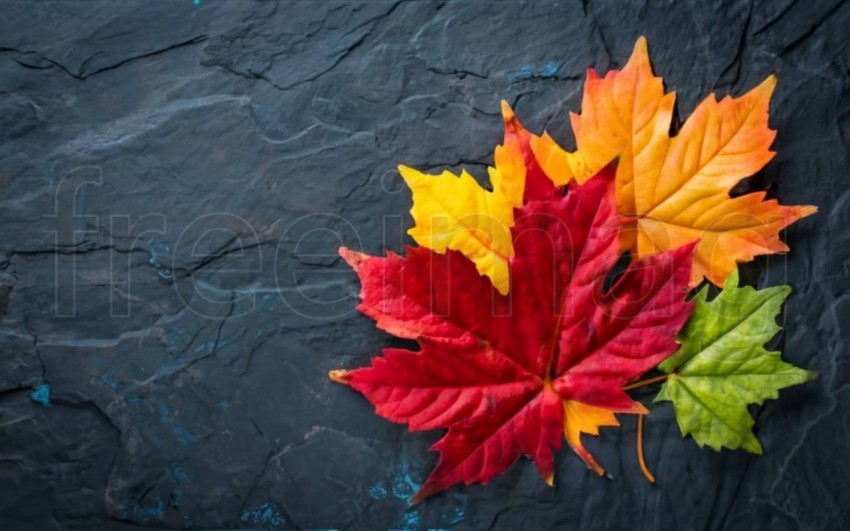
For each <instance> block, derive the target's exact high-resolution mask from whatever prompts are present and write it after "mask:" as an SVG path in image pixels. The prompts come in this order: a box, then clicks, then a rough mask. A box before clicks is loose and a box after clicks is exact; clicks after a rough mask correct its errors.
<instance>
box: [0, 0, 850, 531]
mask: <svg viewBox="0 0 850 531" xmlns="http://www.w3.org/2000/svg"><path fill="white" fill-rule="evenodd" d="M848 27H850V3H848V2H842V1H829V0H823V1H816V2H815V1H812V2H802V1H796V0H793V1H791V0H787V1H786V0H783V1H775V2H755V3H747V2H744V1H729V2H700V1H698V0H689V1H680V2H673V1H666V2H664V1H662V2H659V1H646V2H644V3H640V2H630V3H628V4H626V3H625V2H619V1H613V0H612V1H610V2H597V1H584V2H580V1H574V2H563V3H559V2H526V3H512V2H497V1H480V2H470V3H462V2H425V1H423V2H409V3H389V2H379V1H375V2H367V3H354V2H346V3H331V2H283V3H268V2H249V1H243V0H240V1H227V2H226V1H224V0H202V1H201V2H199V3H198V4H197V5H195V3H194V2H193V0H179V1H178V0H172V1H164V0H155V1H154V0H148V1H123V0H122V1H113V2H102V1H94V0H86V1H76V2H72V1H38V2H35V1H33V2H21V1H9V0H7V1H5V2H3V3H2V6H0V135H2V143H0V227H2V229H0V231H2V232H1V233H2V237H0V319H2V320H1V321H0V356H2V358H0V390H2V394H0V494H2V495H0V528H2V529H51V528H60V527H61V528H89V529H95V528H97V529H130V528H135V527H136V526H144V527H153V528H181V527H183V528H210V527H213V528H329V527H338V528H361V529H362V528H447V527H458V528H464V529H485V528H499V529H541V528H555V527H560V528H576V529H603V528H614V529H617V528H625V527H628V528H631V529H721V528H723V529H747V530H752V529H771V530H785V529H789V530H790V529H813V530H822V529H846V528H847V527H848V525H850V513H848V509H850V489H848V486H850V480H848V474H850V465H849V464H848V458H850V452H848V444H850V443H848V438H850V417H848V412H847V411H848V409H847V408H848V406H850V384H848V373H850V366H848V346H850V345H849V343H850V327H847V326H846V325H845V324H844V323H845V322H846V321H847V319H848V315H850V296H848V289H850V252H848V246H850V231H848V223H850V186H848V184H850V181H848V179H850V160H848V148H850V98H848V95H850V75H848V70H850V47H848V43H850V38H848V33H847V28H848ZM641 34H645V35H647V36H648V38H649V44H650V50H651V54H652V58H653V62H654V65H655V69H656V72H658V73H659V74H660V75H662V76H663V77H664V78H665V80H666V82H667V84H668V87H669V88H671V89H674V90H676V91H677V93H678V101H679V112H680V115H681V116H683V117H684V116H687V114H688V113H689V112H690V111H691V110H692V109H693V108H694V106H695V105H696V104H697V102H698V101H699V100H700V99H701V98H702V97H704V96H705V95H706V94H707V93H708V92H710V91H716V92H718V93H720V94H727V93H732V94H741V93H743V92H744V91H745V90H747V89H749V88H750V87H753V86H754V85H756V84H757V83H758V82H759V81H761V80H762V79H763V78H764V77H765V76H767V75H768V74H770V73H771V72H775V73H777V75H778V76H779V81H780V82H779V86H778V88H777V91H776V95H775V97H774V99H773V104H772V109H773V111H772V114H771V123H772V126H773V127H775V128H777V129H778V130H779V135H778V137H777V140H776V142H775V144H774V148H775V149H776V150H777V151H778V155H777V156H776V158H775V159H774V160H773V161H772V162H771V163H770V164H769V165H768V166H767V168H766V170H765V171H764V172H762V173H761V174H760V175H759V176H758V177H757V178H756V179H757V181H758V184H759V185H760V186H768V187H769V188H770V190H771V194H773V195H774V196H776V197H778V198H779V199H780V200H781V201H783V202H784V203H788V204H803V203H809V204H815V205H818V207H819V208H820V212H819V214H818V215H817V216H815V217H813V218H809V219H806V220H804V221H802V222H800V223H798V224H797V225H795V226H794V227H792V228H790V229H789V230H787V231H786V233H785V238H786V240H787V241H788V242H789V243H790V245H791V248H792V249H793V251H792V252H791V253H790V254H789V255H787V256H785V257H775V258H771V259H770V260H767V259H760V260H757V261H756V262H754V263H753V264H749V265H747V266H746V267H745V272H744V276H745V278H746V279H747V280H748V281H749V282H751V283H756V284H758V285H762V286H765V285H776V284H780V283H783V282H786V281H787V282H789V283H791V284H792V285H793V288H794V290H795V292H794V294H793V295H792V297H791V298H790V300H789V301H788V303H787V305H786V312H785V326H786V332H785V334H784V337H783V338H782V339H781V341H780V345H781V346H782V347H783V349H784V352H785V357H786V358H787V359H788V360H790V361H792V362H794V363H796V364H799V365H802V366H804V367H806V368H809V369H812V370H816V371H818V372H819V373H820V374H821V377H820V379H819V380H817V381H816V382H813V383H810V384H806V385H804V386H800V387H797V388H793V389H789V390H786V391H784V392H783V393H782V395H781V397H780V398H779V400H776V401H771V402H769V403H768V404H767V405H765V406H764V407H763V408H761V409H759V412H758V416H757V419H758V431H759V437H760V438H761V440H762V441H763V443H764V447H765V449H766V452H765V455H764V456H761V457H754V456H750V455H747V454H745V453H742V452H728V451H726V452H721V453H715V452H712V451H710V450H701V449H699V448H698V447H697V446H696V444H694V443H693V441H691V440H683V439H682V438H681V437H680V435H679V433H678V429H677V427H676V425H675V422H674V420H673V418H672V410H671V408H670V407H669V405H661V406H658V407H657V408H656V409H654V410H653V414H652V416H651V417H650V418H649V419H648V420H647V426H646V429H647V433H646V437H645V438H646V455H647V460H648V463H649V466H650V467H651V469H652V470H653V471H654V472H655V474H656V475H657V476H658V478H659V481H658V484H657V485H655V486H651V485H649V484H648V483H647V482H646V481H645V480H644V478H643V476H642V475H641V473H640V471H639V468H638V465H637V461H636V458H635V446H634V444H635V443H634V440H635V439H634V438H635V424H634V419H631V418H626V419H624V426H623V428H622V429H620V430H610V429H609V430H605V431H604V432H603V436H602V437H601V439H594V440H591V441H589V443H588V446H589V447H590V449H591V450H592V451H593V452H595V453H596V455H597V457H598V458H599V460H600V461H601V462H602V463H603V464H604V465H605V466H607V468H608V470H609V472H610V473H611V474H612V475H613V476H614V477H615V478H616V479H615V480H614V481H609V480H605V479H601V478H598V477H596V476H595V475H593V474H591V473H589V472H588V471H587V470H586V469H585V467H584V465H583V464H582V463H581V462H580V461H579V460H578V459H577V458H576V457H575V456H574V455H572V454H571V452H569V451H568V450H565V451H562V452H561V453H560V454H559V455H558V456H557V477H556V487H555V488H549V487H547V486H546V485H544V483H543V482H542V481H541V480H540V479H539V477H538V476H537V473H536V471H535V470H534V467H533V466H532V465H531V464H530V463H529V462H528V461H526V460H522V461H521V462H520V463H519V464H518V465H516V466H514V467H513V468H512V469H511V470H510V471H509V472H507V473H506V474H504V475H502V476H500V477H498V478H497V479H495V480H494V481H493V482H492V483H491V484H490V485H489V486H487V487H481V486H473V487H463V486H458V487H455V488H453V489H451V490H450V491H449V492H447V493H445V494H442V495H439V496H436V497H434V498H433V499H430V500H427V501H426V502H424V503H422V504H421V505H419V506H417V507H413V508H410V507H408V503H407V501H408V499H409V497H410V496H411V494H412V493H413V492H414V491H415V490H416V488H417V487H418V485H419V484H421V482H422V481H423V480H424V478H425V477H426V475H427V473H428V471H429V470H430V469H431V468H432V466H433V465H434V462H435V454H431V453H428V452H427V449H428V447H429V445H430V444H431V443H433V442H434V441H435V440H436V438H437V437H438V436H439V434H438V433H424V434H423V433H417V434H410V433H408V432H407V431H406V429H405V428H404V427H403V426H397V425H393V424H390V423H389V422H386V421H384V420H382V419H380V418H378V417H376V416H374V414H373V412H372V408H371V407H370V406H369V405H368V403H367V402H366V401H365V400H364V399H363V398H362V397H360V396H359V395H356V394H355V393H353V392H351V391H349V390H348V389H346V388H343V387H341V386H337V385H334V384H332V383H331V382H329V381H328V379H327V377H326V374H327V371H328V370H329V369H333V368H339V367H346V368H350V367H355V366H361V365H363V364H365V363H367V360H368V359H369V357H370V355H373V354H376V353H377V352H378V351H379V349H380V348H381V347H382V346H386V345H389V344H391V343H392V340H391V339H390V338H389V337H387V336H386V335H385V334H383V333H381V332H379V331H377V330H376V329H375V328H374V326H373V324H372V323H371V322H370V321H369V320H368V319H366V318H365V317H363V316H361V315H359V314H357V313H355V312H354V306H355V303H356V294H357V292H358V290H359V286H358V283H357V281H356V279H355V276H354V275H353V273H351V271H350V270H348V268H347V267H346V266H345V264H343V263H341V261H340V260H339V259H337V257H336V255H335V251H336V248H337V247H338V246H339V244H340V243H345V244H347V245H349V246H352V247H355V248H361V249H363V250H365V251H367V252H370V253H380V252H382V251H383V249H384V248H385V247H388V248H391V249H395V250H400V248H401V247H402V245H403V244H404V243H405V241H406V236H405V234H404V231H405V230H406V229H407V228H408V227H409V226H410V224H411V220H410V218H409V216H408V214H407V210H408V209H409V207H410V196H409V194H408V192H407V191H406V190H405V188H404V186H403V183H402V182H401V179H400V178H399V176H398V175H397V174H396V171H395V165H396V164H397V163H402V162H403V163H405V164H409V165H412V166H416V167H418V168H420V169H424V170H438V169H442V168H446V167H448V168H452V169H455V170H457V169H459V168H461V167H465V168H467V169H469V170H470V171H472V172H473V173H475V174H476V175H477V176H478V177H481V178H483V177H484V176H485V175H486V173H485V165H486V164H488V163H491V161H492V159H491V157H492V149H493V147H494V146H495V145H496V144H497V143H498V142H499V141H500V138H501V134H502V132H501V122H500V117H499V112H498V111H499V101H500V99H502V98H505V99H507V100H508V101H509V102H511V103H512V104H513V105H515V108H516V111H517V112H518V114H519V116H520V117H521V118H522V119H523V121H524V122H525V124H526V125H527V126H528V127H529V128H530V129H531V130H533V131H536V132H540V131H542V130H543V129H544V128H546V129H548V130H550V131H551V132H552V134H553V135H554V136H555V137H556V139H558V140H560V141H561V142H563V143H565V144H566V145H568V146H571V144H572V138H571V133H570V132H569V129H568V125H567V112H568V111H570V110H573V111H577V110H578V109H579V108H580V96H581V89H582V80H583V77H584V72H585V69H586V68H587V67H588V66H594V67H596V68H597V69H599V70H602V71H604V70H606V69H608V68H609V67H617V66H621V65H622V64H623V63H624V62H625V60H626V59H627V58H628V56H629V54H630V52H631V49H632V47H633V45H634V42H635V39H636V38H637V37H638V36H639V35H641ZM648 398H649V396H647V399H648ZM588 439H592V438H590V437H588Z"/></svg>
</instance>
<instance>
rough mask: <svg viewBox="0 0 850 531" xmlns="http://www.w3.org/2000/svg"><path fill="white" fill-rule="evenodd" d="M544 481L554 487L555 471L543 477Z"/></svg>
mask: <svg viewBox="0 0 850 531" xmlns="http://www.w3.org/2000/svg"><path fill="white" fill-rule="evenodd" d="M543 481H545V482H546V484H547V485H549V486H550V487H554V486H555V473H554V472H551V473H550V474H549V475H548V476H546V477H545V478H543Z"/></svg>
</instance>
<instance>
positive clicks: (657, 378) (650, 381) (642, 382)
mask: <svg viewBox="0 0 850 531" xmlns="http://www.w3.org/2000/svg"><path fill="white" fill-rule="evenodd" d="M667 376H668V375H667V374H662V375H661V376H653V377H652V378H647V379H646V380H640V381H637V382H635V383H633V384H629V385H627V386H625V387H623V391H629V390H631V389H637V388H638V387H643V386H645V385H651V384H654V383H656V382H663V381H664V380H666V379H667Z"/></svg>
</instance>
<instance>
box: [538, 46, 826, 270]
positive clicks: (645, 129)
mask: <svg viewBox="0 0 850 531" xmlns="http://www.w3.org/2000/svg"><path fill="white" fill-rule="evenodd" d="M775 86H776V78H775V77H774V76H770V77H768V78H767V79H765V80H764V81H763V82H762V83H761V84H760V85H759V86H757V87H755V88H754V89H752V90H751V91H749V92H748V93H747V94H745V95H743V96H741V97H740V98H732V97H730V96H726V97H725V98H723V99H722V100H720V101H717V99H716V98H715V96H714V95H713V94H711V95H709V96H708V97H707V98H706V99H705V100H703V101H702V103H700V104H699V106H697V108H696V110H694V112H693V114H691V116H690V118H688V120H687V121H686V122H685V124H684V125H683V126H682V127H681V129H680V130H679V132H678V134H677V135H675V136H673V137H671V136H670V126H671V124H672V123H673V118H674V115H673V111H674V104H675V98H676V96H675V93H672V92H671V93H669V94H665V93H664V87H663V82H662V79H661V78H660V77H655V76H653V74H652V68H651V66H650V62H649V55H648V53H647V46H646V39H644V38H643V37H641V38H640V39H639V40H638V42H637V44H636V45H635V48H634V52H633V53H632V57H631V58H630V59H629V62H628V64H626V66H625V68H623V69H622V70H620V71H617V70H612V71H610V72H608V73H607V74H606V75H605V77H599V75H598V74H596V72H595V71H593V70H589V71H588V78H587V82H586V83H585V87H584V99H583V102H582V113H581V115H576V114H571V116H570V119H571V123H572V127H573V131H574V133H575V137H576V145H577V150H576V151H575V152H573V153H570V152H567V151H565V150H563V149H562V148H561V147H559V146H558V145H557V144H556V143H555V142H554V140H552V138H551V137H550V136H549V135H548V134H547V133H544V134H543V136H540V137H537V136H533V137H532V139H531V142H530V145H531V149H532V150H533V151H534V155H535V158H536V159H537V161H538V163H539V164H540V165H541V167H542V168H543V170H544V171H545V172H546V173H547V175H549V177H550V178H551V179H552V180H553V181H555V182H565V181H566V180H569V179H571V178H575V179H576V180H577V181H578V182H579V183H583V182H585V181H586V180H587V179H588V178H590V176H591V175H593V174H594V173H596V172H597V171H599V169H601V168H602V167H604V166H605V164H607V163H608V162H609V161H610V160H611V159H613V158H614V157H617V156H619V158H620V163H619V169H618V171H617V178H616V189H617V206H618V209H619V211H620V214H621V215H623V216H624V217H625V218H626V219H627V220H631V223H630V226H627V227H625V228H624V231H623V236H622V238H621V245H622V247H623V248H624V249H630V250H631V251H632V255H633V257H635V258H639V257H642V256H647V255H651V254H656V253H659V252H661V251H666V250H670V249H675V248H677V247H680V246H681V245H683V244H685V243H687V242H691V241H694V240H695V239H699V240H700V243H699V245H698V246H697V250H696V254H695V257H694V269H693V272H692V275H691V285H696V284H698V283H699V282H700V281H702V278H703V277H706V278H708V279H709V280H710V281H711V282H713V283H714V284H716V285H718V286H722V285H723V283H724V282H725V280H726V278H727V277H728V276H729V275H730V274H731V273H732V271H734V269H735V265H736V264H737V263H740V262H747V261H750V260H752V259H753V258H754V257H755V256H757V255H762V254H773V253H780V252H785V251H787V250H788V247H787V246H786V245H785V244H784V243H783V242H782V241H781V240H780V239H779V231H780V230H782V229H783V228H785V227H786V226H788V225H789V224H791V223H793V222H794V221H796V220H798V219H800V218H803V217H805V216H808V215H811V214H814V213H815V212H816V211H817V208H816V207H813V206H783V205H780V204H779V203H778V202H777V201H776V200H773V199H771V200H767V201H765V200H764V198H765V193H764V192H755V193H751V194H747V195H742V196H739V197H734V198H733V197H730V195H729V193H730V191H731V190H732V188H733V187H734V186H735V185H736V184H738V183H739V182H740V181H741V180H742V179H744V178H747V177H750V176H751V175H753V174H754V173H755V172H757V171H758V170H760V169H761V168H762V167H763V166H764V165H765V164H767V162H768V161H770V159H772V158H773V155H774V152H772V151H770V145H771V143H772V142H773V139H774V137H775V136H776V132H775V131H773V130H771V129H770V128H769V126H768V105H769V103H770V96H771V94H772V93H773V89H774V87H775Z"/></svg>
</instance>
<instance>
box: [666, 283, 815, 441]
mask: <svg viewBox="0 0 850 531" xmlns="http://www.w3.org/2000/svg"><path fill="white" fill-rule="evenodd" d="M790 292H791V288H790V287H788V286H779V287H774V288H767V289H763V290H755V289H753V288H751V287H748V286H747V287H743V288H739V287H738V272H737V270H735V271H733V272H732V274H731V275H730V276H729V278H728V279H727V280H726V284H725V285H724V287H723V290H722V291H721V292H720V293H719V294H718V295H717V297H715V298H714V300H712V301H711V302H708V301H707V295H708V286H705V287H703V289H702V290H700V291H699V292H698V293H697V295H696V296H695V297H694V300H695V301H696V307H695V309H694V312H693V315H692V316H691V319H690V320H689V321H688V324H687V325H685V328H684V330H682V333H681V335H680V340H681V341H682V347H681V349H680V350H679V351H678V352H676V354H674V355H673V356H671V357H670V358H668V359H667V360H666V361H664V362H663V363H661V365H659V369H660V370H661V371H663V372H665V373H669V376H668V378H667V380H666V381H665V382H664V385H663V386H662V388H661V391H660V392H659V394H658V396H657V397H656V399H655V401H656V402H657V401H662V400H668V401H671V402H673V407H674V408H675V411H676V420H677V422H678V423H679V428H680V429H681V431H682V435H683V436H684V435H688V434H690V435H691V436H693V438H694V440H695V441H696V442H697V444H699V445H700V446H704V445H708V446H710V447H711V448H713V449H714V450H720V448H721V447H726V448H731V449H735V448H743V449H745V450H747V451H749V452H752V453H755V454H760V453H762V447H761V444H759V442H758V440H757V439H756V437H755V435H754V434H753V432H752V427H753V424H754V422H755V421H754V420H753V418H752V417H751V416H750V414H749V412H748V411H747V405H748V404H753V403H756V404H761V403H763V402H764V401H765V400H766V399H768V398H776V397H777V396H779V389H781V388H783V387H788V386H790V385H795V384H800V383H803V382H806V381H809V380H811V379H813V378H814V377H815V376H816V375H815V374H814V373H811V372H809V371H806V370H803V369H800V368H798V367H795V366H793V365H791V364H789V363H785V362H784V361H782V359H781V357H780V353H779V352H769V351H767V350H766V349H765V348H764V344H765V343H766V342H767V341H769V340H770V339H771V338H772V337H773V336H775V335H776V334H777V333H778V332H779V331H780V330H781V328H780V327H779V325H777V324H776V316H777V315H778V314H779V311H780V308H781V306H782V303H783V301H785V299H786V298H787V297H788V294H789V293H790Z"/></svg>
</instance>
